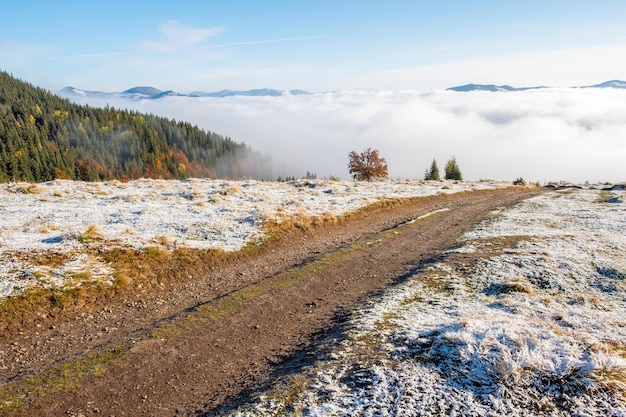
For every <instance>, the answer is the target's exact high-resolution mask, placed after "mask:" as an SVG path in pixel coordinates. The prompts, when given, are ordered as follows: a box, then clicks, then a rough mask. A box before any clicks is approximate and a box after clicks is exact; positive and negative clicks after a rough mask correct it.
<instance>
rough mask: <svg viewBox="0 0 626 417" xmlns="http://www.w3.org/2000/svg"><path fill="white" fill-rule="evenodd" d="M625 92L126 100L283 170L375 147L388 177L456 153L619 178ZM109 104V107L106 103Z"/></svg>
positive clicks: (508, 174) (517, 169)
mask: <svg viewBox="0 0 626 417" xmlns="http://www.w3.org/2000/svg"><path fill="white" fill-rule="evenodd" d="M625 100H626V91H624V90H614V89H606V90H599V89H570V88H562V89H545V90H533V91H526V92H514V93H488V92H474V93H457V92H451V91H434V92H416V91H388V92H359V91H345V92H336V93H324V94H315V95H310V96H290V95H284V96H282V97H230V98H181V97H171V98H167V99H164V100H152V101H142V102H133V103H130V102H124V104H123V105H124V106H131V105H132V106H133V107H134V108H136V109H138V110H140V111H145V112H151V113H155V114H159V115H163V116H167V117H172V118H175V119H176V120H187V121H190V122H192V123H194V124H197V125H199V126H200V127H202V128H204V129H207V130H211V131H214V132H217V133H220V134H223V135H227V136H229V137H232V138H233V139H234V140H236V141H243V142H246V143H247V144H249V145H251V146H252V147H253V148H254V149H257V150H259V151H262V152H264V153H267V154H269V155H271V156H272V158H273V159H274V160H275V161H277V163H279V164H280V165H282V166H283V168H284V167H288V169H287V168H285V169H286V170H285V171H283V172H281V175H304V174H305V173H306V172H307V171H310V172H315V173H316V174H317V175H318V176H329V175H335V176H340V177H343V178H347V177H348V172H347V168H346V164H347V154H348V152H350V151H351V150H357V151H360V150H363V149H365V148H367V147H370V146H371V147H373V148H377V149H379V150H380V152H381V155H382V156H383V157H385V158H386V159H387V161H388V163H389V173H390V175H391V176H392V177H399V178H420V177H422V175H423V173H424V170H425V169H426V168H427V167H429V166H430V163H431V161H432V159H433V158H436V160H437V161H438V163H439V166H440V169H442V168H443V166H444V165H445V162H446V161H447V159H448V158H450V157H452V156H455V157H456V158H457V161H458V163H459V166H460V168H461V171H462V173H463V175H464V177H465V178H466V179H470V180H478V179H487V178H488V179H498V180H513V179H515V178H517V177H519V176H522V177H524V178H525V179H526V180H529V181H541V182H543V181H558V180H567V181H573V182H583V181H586V180H588V181H592V182H597V181H624V180H625V179H626V178H625V173H624V170H623V166H624V161H625V160H626V115H625V114H624V112H623V103H624V102H625ZM110 104H113V103H110Z"/></svg>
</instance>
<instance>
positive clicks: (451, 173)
mask: <svg viewBox="0 0 626 417" xmlns="http://www.w3.org/2000/svg"><path fill="white" fill-rule="evenodd" d="M445 172H446V179H447V180H458V181H462V180H463V176H462V175H461V170H460V169H459V165H458V164H457V163H456V158H455V157H454V156H453V157H452V158H450V160H448V162H447V163H446V168H445Z"/></svg>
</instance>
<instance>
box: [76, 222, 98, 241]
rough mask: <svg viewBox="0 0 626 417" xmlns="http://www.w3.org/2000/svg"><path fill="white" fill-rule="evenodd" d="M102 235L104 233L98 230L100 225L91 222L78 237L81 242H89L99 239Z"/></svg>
mask: <svg viewBox="0 0 626 417" xmlns="http://www.w3.org/2000/svg"><path fill="white" fill-rule="evenodd" d="M101 237H102V233H101V232H100V230H98V226H97V225H95V224H90V225H89V227H87V229H86V230H85V231H84V232H81V233H78V234H77V235H76V239H78V241H79V242H88V241H90V240H94V239H99V238H101Z"/></svg>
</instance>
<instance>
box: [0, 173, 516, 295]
mask: <svg viewBox="0 0 626 417" xmlns="http://www.w3.org/2000/svg"><path fill="white" fill-rule="evenodd" d="M507 185H508V184H506V183H503V182H491V181H483V182H477V183H470V182H424V181H414V180H391V181H381V182H368V183H362V182H352V181H330V180H298V181H291V182H264V181H252V180H250V181H222V180H209V179H189V180H185V181H164V180H150V179H143V180H137V181H131V182H128V183H122V182H119V181H109V182H101V183H89V182H78V181H63V180H57V181H50V182H46V183H41V184H21V183H18V184H4V185H0V298H2V297H6V296H8V295H12V294H17V293H20V292H21V291H23V290H25V289H27V288H29V287H32V286H41V285H44V284H45V282H47V281H51V282H53V283H54V285H57V286H60V287H64V286H66V285H67V284H71V285H74V283H70V281H72V280H73V278H72V277H73V276H75V275H77V274H82V275H85V274H84V273H82V272H81V271H80V270H79V269H80V268H79V269H76V268H74V272H73V273H72V272H67V273H63V272H59V271H57V270H46V269H45V268H41V267H40V265H39V264H38V263H37V257H38V256H39V255H41V254H44V255H45V254H64V255H67V256H68V257H69V259H70V261H72V262H73V261H74V260H83V261H84V262H85V264H84V265H83V269H84V270H90V271H92V273H93V279H94V280H104V281H107V280H110V279H111V274H112V272H110V271H109V270H108V269H107V266H106V265H100V263H101V262H100V261H99V260H98V258H97V257H93V256H89V257H85V256H82V257H81V256H80V255H84V254H85V253H86V252H87V249H88V248H92V249H93V248H94V247H98V246H99V247H102V248H110V247H116V246H130V247H133V248H136V249H143V248H145V247H148V246H164V245H165V246H166V247H167V248H175V247H189V248H196V249H201V250H202V249H221V250H224V251H237V250H239V249H241V248H242V247H243V246H245V245H246V244H248V243H250V242H255V241H257V240H258V239H261V238H262V237H263V234H262V229H261V227H262V226H263V224H264V223H265V222H267V221H270V220H276V221H280V220H281V219H285V218H288V217H289V216H294V215H297V216H315V215H322V214H326V213H330V214H332V215H334V216H340V215H342V214H345V213H347V212H350V211H354V210H357V209H359V208H361V207H364V206H366V205H368V204H371V203H374V202H376V201H379V200H381V199H385V198H401V197H416V196H428V195H435V194H439V193H454V192H459V191H470V190H480V189H493V188H498V187H504V186H507ZM92 225H93V226H95V228H96V231H97V233H98V238H97V239H90V240H89V242H82V241H81V240H80V239H79V236H80V234H81V233H84V232H85V231H86V230H87V229H88V228H89V227H90V226H92ZM57 269H58V268H57ZM61 269H62V267H61ZM107 271H109V272H108V273H107ZM83 272H84V271H83ZM45 285H52V284H45Z"/></svg>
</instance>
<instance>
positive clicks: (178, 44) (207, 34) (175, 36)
mask: <svg viewBox="0 0 626 417" xmlns="http://www.w3.org/2000/svg"><path fill="white" fill-rule="evenodd" d="M223 30H224V28H223V27H221V26H218V27H212V28H195V27H189V26H184V25H182V24H181V23H180V22H178V21H176V20H170V21H167V22H164V23H162V24H161V25H159V33H161V35H162V39H160V40H156V41H148V42H144V43H143V45H142V46H143V48H144V49H146V50H149V51H156V52H161V53H171V52H176V51H178V50H180V49H181V48H185V47H190V46H194V45H197V44H198V43H200V42H202V41H204V40H206V39H208V38H211V37H213V36H215V35H217V34H218V33H220V32H222V31H223Z"/></svg>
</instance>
